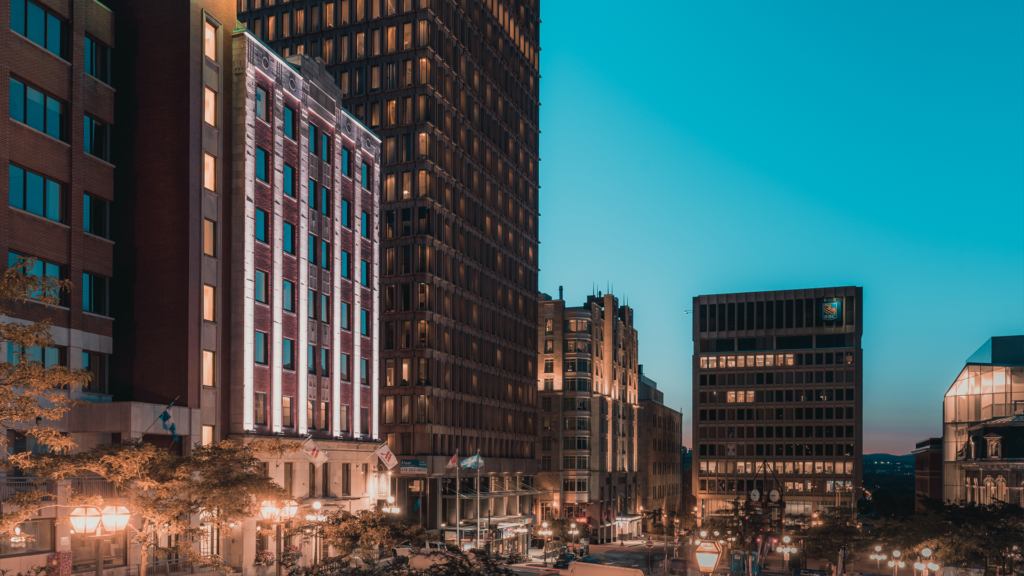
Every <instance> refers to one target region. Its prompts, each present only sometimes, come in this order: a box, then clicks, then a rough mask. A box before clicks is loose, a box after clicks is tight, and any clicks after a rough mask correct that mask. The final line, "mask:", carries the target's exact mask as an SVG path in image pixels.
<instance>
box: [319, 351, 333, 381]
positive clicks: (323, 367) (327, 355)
mask: <svg viewBox="0 0 1024 576" xmlns="http://www.w3.org/2000/svg"><path fill="white" fill-rule="evenodd" d="M330 367H331V351H330V350H328V349H327V348H321V349H320V375H321V376H330V375H331V369H330Z"/></svg>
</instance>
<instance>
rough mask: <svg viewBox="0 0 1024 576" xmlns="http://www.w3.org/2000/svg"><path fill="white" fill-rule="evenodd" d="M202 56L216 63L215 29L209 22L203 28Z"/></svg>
mask: <svg viewBox="0 0 1024 576" xmlns="http://www.w3.org/2000/svg"><path fill="white" fill-rule="evenodd" d="M203 54H205V55H206V57H207V58H209V59H210V60H213V61H214V62H216V61H217V27H216V26H214V25H213V23H212V22H210V21H209V20H207V21H206V23H205V25H204V26H203Z"/></svg>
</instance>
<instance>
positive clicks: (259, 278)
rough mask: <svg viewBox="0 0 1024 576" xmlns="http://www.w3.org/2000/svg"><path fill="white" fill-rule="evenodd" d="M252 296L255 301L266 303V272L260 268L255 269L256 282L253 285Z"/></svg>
mask: <svg viewBox="0 0 1024 576" xmlns="http://www.w3.org/2000/svg"><path fill="white" fill-rule="evenodd" d="M253 290H254V297H255V298H256V301H257V302H262V303H263V304H266V303H267V273H266V272H264V271H262V270H257V271H256V282H255V286H254V287H253Z"/></svg>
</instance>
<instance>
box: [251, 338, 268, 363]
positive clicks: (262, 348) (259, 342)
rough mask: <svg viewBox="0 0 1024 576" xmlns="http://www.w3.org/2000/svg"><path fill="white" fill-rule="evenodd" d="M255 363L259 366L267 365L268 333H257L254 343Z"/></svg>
mask: <svg viewBox="0 0 1024 576" xmlns="http://www.w3.org/2000/svg"><path fill="white" fill-rule="evenodd" d="M253 361H254V362H256V363H257V364H266V363H267V334H266V332H259V331H257V332H256V336H255V338H254V342H253Z"/></svg>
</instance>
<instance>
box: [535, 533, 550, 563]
mask: <svg viewBox="0 0 1024 576" xmlns="http://www.w3.org/2000/svg"><path fill="white" fill-rule="evenodd" d="M537 534H539V535H540V537H541V538H543V539H544V567H545V568H547V567H548V538H549V537H550V536H551V530H549V529H548V523H547V522H545V523H543V524H541V529H540V530H538V531H537Z"/></svg>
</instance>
